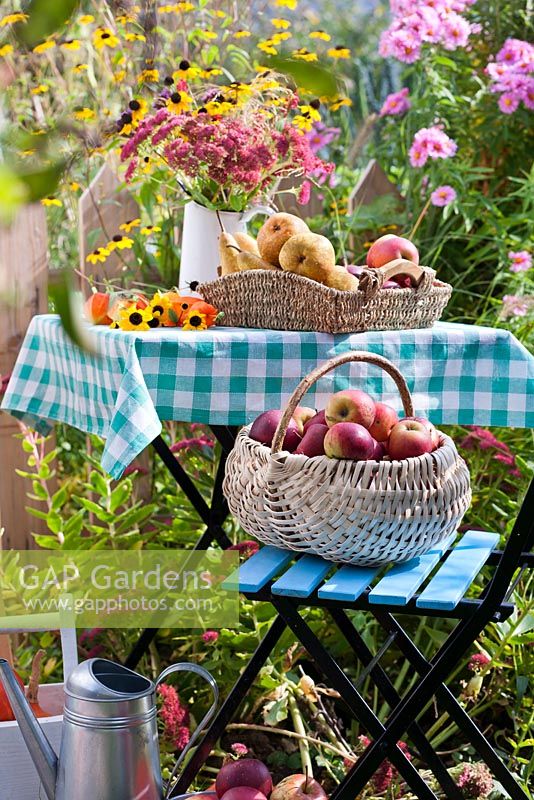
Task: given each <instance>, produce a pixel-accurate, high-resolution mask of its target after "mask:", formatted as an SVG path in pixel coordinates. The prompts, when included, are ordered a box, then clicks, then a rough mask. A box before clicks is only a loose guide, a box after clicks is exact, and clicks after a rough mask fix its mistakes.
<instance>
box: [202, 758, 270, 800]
mask: <svg viewBox="0 0 534 800" xmlns="http://www.w3.org/2000/svg"><path fill="white" fill-rule="evenodd" d="M245 788H247V789H249V790H250V795H245V793H244V792H242V791H238V790H243V789H245ZM272 788H273V781H272V778H271V773H270V772H269V770H268V769H267V767H266V766H265V764H264V763H263V761H260V760H259V759H257V758H239V759H238V760H237V761H230V762H229V763H228V764H225V765H224V766H223V767H221V769H220V770H219V773H218V775H217V778H216V780H215V791H216V792H217V796H218V797H219V798H222V797H226V800H262V798H263V797H265V796H267V797H268V796H269V794H270V793H271V789H272ZM230 791H233V792H234V794H232V796H229V792H230ZM252 792H255V794H254V795H253V794H252Z"/></svg>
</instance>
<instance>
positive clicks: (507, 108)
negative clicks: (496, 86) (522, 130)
mask: <svg viewBox="0 0 534 800" xmlns="http://www.w3.org/2000/svg"><path fill="white" fill-rule="evenodd" d="M518 106H519V97H517V96H514V95H513V94H502V95H501V96H500V97H499V108H500V109H501V111H502V112H503V114H513V113H514V111H517V108H518Z"/></svg>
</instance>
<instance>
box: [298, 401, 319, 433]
mask: <svg viewBox="0 0 534 800" xmlns="http://www.w3.org/2000/svg"><path fill="white" fill-rule="evenodd" d="M315 416H316V414H315V409H314V408H308V407H307V406H297V407H296V409H295V410H294V412H293V419H294V420H295V422H296V423H297V428H298V429H299V433H300V435H301V436H302V434H303V432H304V431H305V430H306V423H307V422H311V420H312V419H313V418H314V417H315Z"/></svg>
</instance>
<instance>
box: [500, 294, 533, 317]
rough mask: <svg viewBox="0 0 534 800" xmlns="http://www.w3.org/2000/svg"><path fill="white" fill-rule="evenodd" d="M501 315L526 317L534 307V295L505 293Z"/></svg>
mask: <svg viewBox="0 0 534 800" xmlns="http://www.w3.org/2000/svg"><path fill="white" fill-rule="evenodd" d="M502 302H503V307H502V311H501V316H502V317H503V318H504V319H506V318H507V317H525V316H526V315H527V313H528V311H529V309H531V308H534V297H531V296H528V295H516V294H505V295H504V297H503V299H502Z"/></svg>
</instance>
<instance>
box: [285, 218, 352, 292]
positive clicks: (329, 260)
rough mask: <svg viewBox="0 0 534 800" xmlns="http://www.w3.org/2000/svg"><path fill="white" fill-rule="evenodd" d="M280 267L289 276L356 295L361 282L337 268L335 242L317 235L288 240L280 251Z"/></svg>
mask: <svg viewBox="0 0 534 800" xmlns="http://www.w3.org/2000/svg"><path fill="white" fill-rule="evenodd" d="M280 264H281V266H282V269H284V270H286V272H294V273H296V274H297V275H302V276H303V277H305V278H311V279H312V280H314V281H318V282H319V283H323V284H324V285H325V286H329V287H330V288H332V289H341V290H343V291H351V290H352V291H353V290H355V289H357V288H358V286H359V280H358V278H356V277H355V276H354V275H351V274H350V273H349V272H347V270H346V269H345V268H344V267H339V266H337V264H336V253H335V250H334V247H333V245H332V242H330V241H329V239H327V238H326V236H320V235H319V234H317V233H310V232H309V233H301V234H298V235H297V236H292V237H291V239H288V240H287V242H286V243H285V244H284V246H283V247H282V249H281V251H280Z"/></svg>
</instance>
